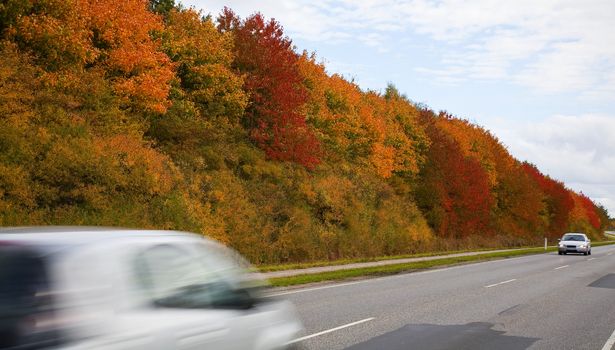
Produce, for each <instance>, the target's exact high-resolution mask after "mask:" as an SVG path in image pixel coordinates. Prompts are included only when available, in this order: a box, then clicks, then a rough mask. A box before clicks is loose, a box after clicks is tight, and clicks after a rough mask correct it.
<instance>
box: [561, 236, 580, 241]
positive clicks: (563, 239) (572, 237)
mask: <svg viewBox="0 0 615 350" xmlns="http://www.w3.org/2000/svg"><path fill="white" fill-rule="evenodd" d="M562 241H577V242H584V241H585V237H583V236H581V235H564V238H562Z"/></svg>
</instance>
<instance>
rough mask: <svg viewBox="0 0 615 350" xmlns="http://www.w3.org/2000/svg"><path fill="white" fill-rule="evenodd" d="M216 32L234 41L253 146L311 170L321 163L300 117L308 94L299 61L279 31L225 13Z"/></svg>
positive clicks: (272, 22) (274, 24)
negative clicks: (248, 100) (247, 101)
mask: <svg viewBox="0 0 615 350" xmlns="http://www.w3.org/2000/svg"><path fill="white" fill-rule="evenodd" d="M218 29H219V30H220V31H221V32H222V33H227V32H231V33H232V34H233V36H234V39H235V47H234V51H235V58H234V67H235V68H236V69H237V70H238V71H239V72H240V73H241V74H244V75H245V84H244V87H245V89H246V91H247V92H248V94H249V96H250V104H249V106H248V108H247V109H246V115H245V118H244V123H245V125H246V126H247V127H248V129H249V130H250V132H251V136H252V138H253V139H254V141H255V142H256V143H257V144H258V145H259V146H260V147H261V148H262V149H264V150H265V152H266V153H267V155H268V156H269V157H271V158H272V159H276V160H283V161H293V162H297V163H299V164H302V165H303V166H305V167H307V168H314V167H315V166H316V165H317V164H318V163H319V162H320V144H319V142H318V139H317V138H316V136H315V135H314V132H313V130H312V129H311V128H310V127H309V126H308V124H307V123H306V120H305V116H304V115H303V110H302V108H303V106H304V104H305V103H306V101H307V94H306V91H305V88H304V87H303V85H302V80H301V75H300V74H299V71H298V65H297V64H298V56H297V54H296V53H295V52H294V50H293V47H292V42H291V41H290V39H289V38H288V37H286V36H284V33H283V29H282V26H281V25H280V24H279V23H278V22H276V21H275V20H273V19H271V20H269V21H266V20H265V18H264V17H263V15H261V14H260V13H257V14H254V15H252V16H250V17H248V18H246V19H245V20H240V18H239V17H237V16H236V15H235V13H233V12H232V11H231V10H230V9H228V8H225V9H224V11H223V12H222V14H221V15H220V16H219V17H218Z"/></svg>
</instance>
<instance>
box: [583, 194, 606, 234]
mask: <svg viewBox="0 0 615 350" xmlns="http://www.w3.org/2000/svg"><path fill="white" fill-rule="evenodd" d="M579 197H580V198H581V204H582V205H583V209H585V213H586V215H587V220H588V221H589V223H590V225H592V226H593V227H594V228H595V229H596V230H600V227H601V225H600V217H599V216H598V213H597V212H596V209H597V208H596V205H594V202H592V200H591V199H589V198H588V197H587V196H586V195H584V194H583V193H581V194H580V195H579Z"/></svg>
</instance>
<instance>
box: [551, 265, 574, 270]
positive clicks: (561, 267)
mask: <svg viewBox="0 0 615 350" xmlns="http://www.w3.org/2000/svg"><path fill="white" fill-rule="evenodd" d="M568 266H570V265H564V266H560V267H556V268H554V270H559V269H563V268H565V267H568Z"/></svg>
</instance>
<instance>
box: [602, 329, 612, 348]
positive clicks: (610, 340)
mask: <svg viewBox="0 0 615 350" xmlns="http://www.w3.org/2000/svg"><path fill="white" fill-rule="evenodd" d="M613 345H615V330H614V331H613V334H611V337H610V338H609V340H607V341H606V343H605V344H604V346H603V347H602V350H611V349H613Z"/></svg>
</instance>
